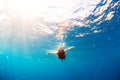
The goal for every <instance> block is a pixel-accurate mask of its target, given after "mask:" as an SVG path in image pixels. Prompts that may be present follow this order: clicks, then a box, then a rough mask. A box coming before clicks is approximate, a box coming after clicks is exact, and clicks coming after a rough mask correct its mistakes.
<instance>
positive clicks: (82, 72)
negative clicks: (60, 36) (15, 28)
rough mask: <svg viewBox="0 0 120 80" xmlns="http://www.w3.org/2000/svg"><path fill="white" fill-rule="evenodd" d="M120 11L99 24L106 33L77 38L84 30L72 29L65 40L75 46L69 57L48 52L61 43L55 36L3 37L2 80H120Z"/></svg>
mask: <svg viewBox="0 0 120 80" xmlns="http://www.w3.org/2000/svg"><path fill="white" fill-rule="evenodd" d="M119 13H120V8H117V9H115V13H114V17H113V18H112V19H111V20H110V21H104V22H102V23H101V24H99V25H97V26H98V27H99V28H100V29H102V30H104V32H101V33H96V34H90V35H87V36H85V37H82V38H76V37H74V36H72V34H76V33H77V31H78V32H80V31H83V30H84V29H81V28H80V29H79V28H77V27H75V28H74V30H73V31H68V33H67V34H66V35H67V36H68V37H67V38H66V39H64V42H65V43H66V45H67V46H75V48H74V49H72V50H71V51H69V52H68V53H67V55H66V59H65V60H59V59H58V58H57V57H56V56H55V55H46V53H47V50H49V49H53V48H55V47H56V44H57V43H58V42H59V41H57V40H56V39H55V37H53V36H48V37H44V38H43V39H40V40H37V41H35V42H32V41H30V40H28V41H26V42H18V43H16V42H14V40H12V39H13V38H10V39H9V41H8V42H7V43H5V42H4V41H2V40H1V43H0V51H1V54H0V80H120V14H119ZM92 25H93V24H91V26H92ZM94 25H95V23H94ZM87 31H89V30H86V32H87ZM3 53H4V54H3ZM16 53H17V54H16Z"/></svg>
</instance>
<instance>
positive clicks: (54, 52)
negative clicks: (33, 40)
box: [47, 51, 57, 55]
mask: <svg viewBox="0 0 120 80" xmlns="http://www.w3.org/2000/svg"><path fill="white" fill-rule="evenodd" d="M56 53H57V52H56V51H53V52H47V55H48V54H56Z"/></svg>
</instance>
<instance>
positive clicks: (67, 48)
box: [65, 46, 74, 51]
mask: <svg viewBox="0 0 120 80" xmlns="http://www.w3.org/2000/svg"><path fill="white" fill-rule="evenodd" d="M73 48H74V46H71V47H69V48H67V49H65V51H69V50H71V49H73Z"/></svg>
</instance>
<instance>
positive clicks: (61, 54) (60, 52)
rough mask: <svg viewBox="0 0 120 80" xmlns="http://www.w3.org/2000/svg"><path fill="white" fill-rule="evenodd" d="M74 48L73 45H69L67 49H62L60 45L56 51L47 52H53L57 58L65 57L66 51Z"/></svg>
mask: <svg viewBox="0 0 120 80" xmlns="http://www.w3.org/2000/svg"><path fill="white" fill-rule="evenodd" d="M72 48H74V46H72V47H69V48H67V49H64V48H63V47H62V46H59V47H58V49H57V51H55V52H49V53H47V54H55V55H56V56H57V57H58V58H59V59H65V57H66V52H67V51H69V50H71V49H72Z"/></svg>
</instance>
